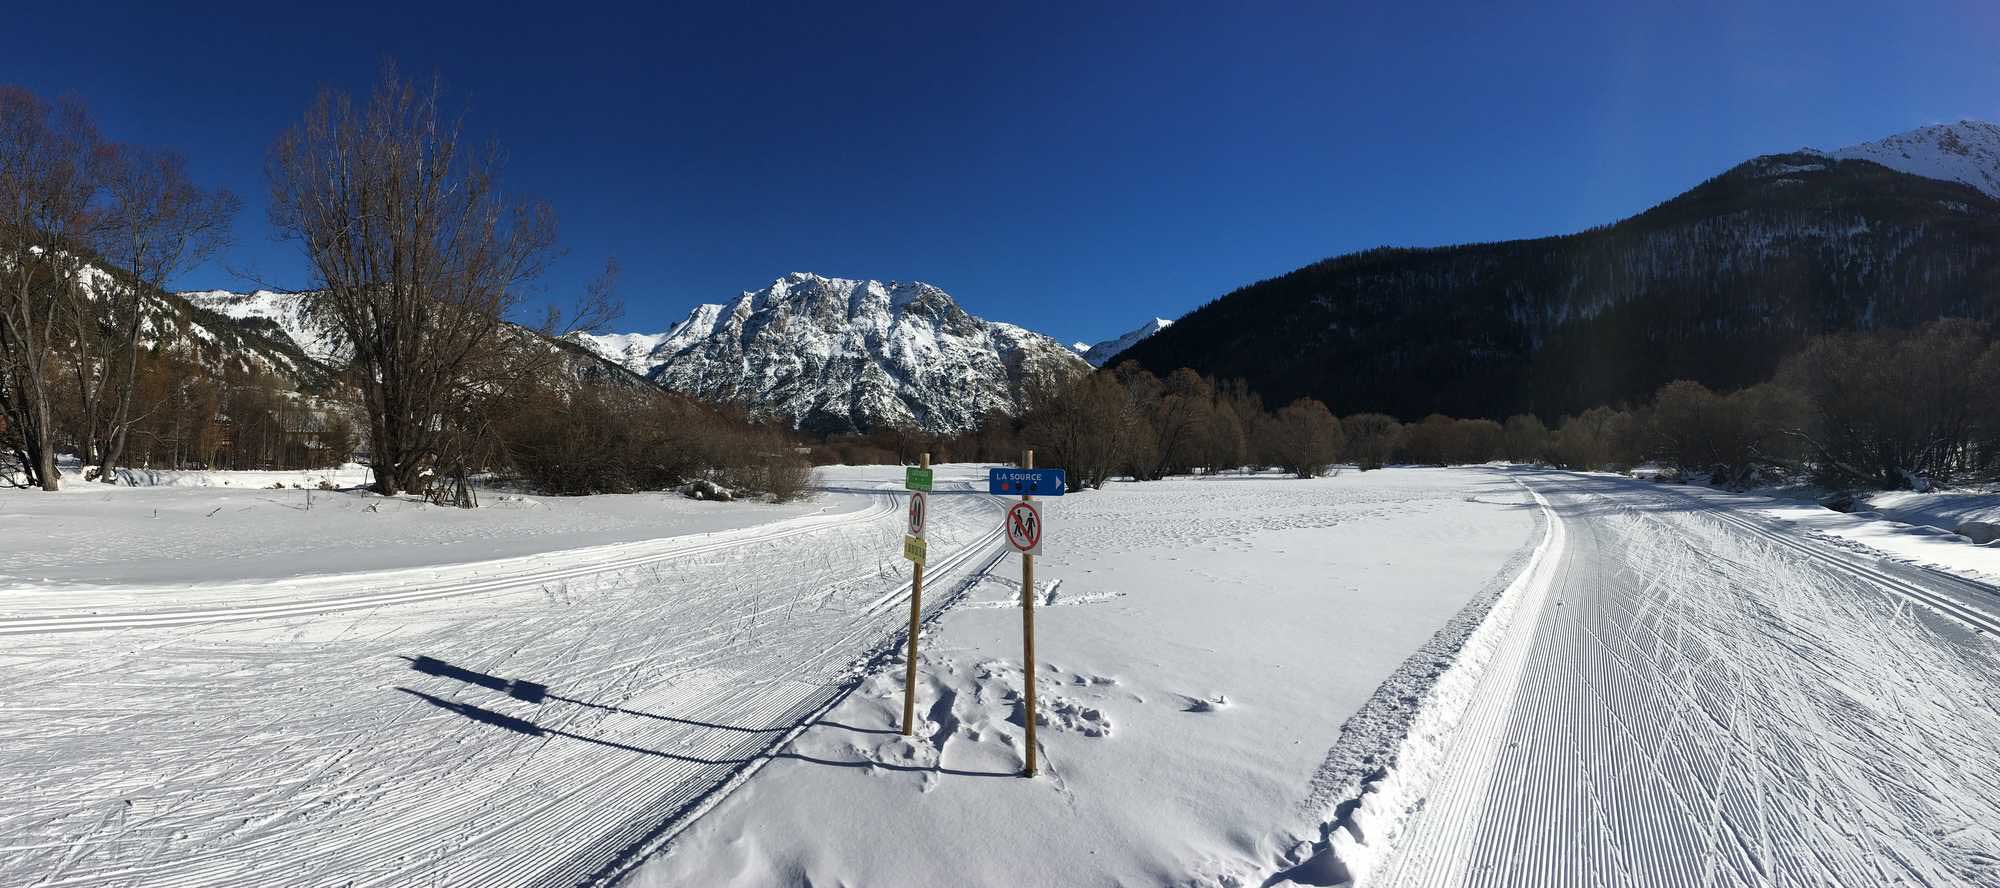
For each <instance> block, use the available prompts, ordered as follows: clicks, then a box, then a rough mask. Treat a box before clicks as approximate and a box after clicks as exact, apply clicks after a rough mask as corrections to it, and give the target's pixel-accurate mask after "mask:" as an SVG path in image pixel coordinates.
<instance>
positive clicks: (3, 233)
mask: <svg viewBox="0 0 2000 888" xmlns="http://www.w3.org/2000/svg"><path fill="white" fill-rule="evenodd" d="M96 144H97V133H96V130H95V129H94V128H93V127H92V126H91V124H90V120H89V118H88V117H87V116H86V115H85V114H84V112H83V109H82V107H81V106H79V105H77V104H75V103H73V102H59V103H55V104H50V103H46V102H43V101H42V100H41V99H38V98H36V97H35V96H34V95H33V94H32V93H29V92H28V91H26V90H23V89H20V88H18V87H0V415H4V417H5V419H6V422H7V424H8V425H9V426H10V427H11V428H12V432H10V438H11V442H12V445H13V446H14V447H16V448H18V450H19V453H18V457H19V461H20V463H21V465H22V469H23V470H24V474H25V475H26V478H27V481H28V483H30V484H36V485H40V486H41V488H42V489H43V490H55V489H57V486H58V483H59V481H58V479H59V477H60V476H59V474H58V473H57V471H56V452H55V451H56V438H55V428H54V416H53V404H52V403H51V402H52V400H53V398H54V380H53V379H52V378H51V377H52V374H53V373H54V366H55V351H56V346H57V338H58V335H59V334H58V332H57V331H58V329H59V327H58V323H59V321H60V319H61V317H62V315H63V307H64V306H65V305H66V304H67V302H68V301H69V300H70V299H72V298H73V295H74V293H75V290H76V288H77V286H78V277H79V276H80V274H81V272H82V268H83V264H84V261H85V255H86V249H85V244H84V242H83V241H84V235H85V233H86V232H87V230H88V228H89V226H90V215H91V195H92V192H93V190H94V189H93V186H92V182H91V177H90V158H91V154H92V152H93V151H94V150H95V147H96Z"/></svg>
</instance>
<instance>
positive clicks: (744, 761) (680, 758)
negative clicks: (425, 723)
mask: <svg viewBox="0 0 2000 888" xmlns="http://www.w3.org/2000/svg"><path fill="white" fill-rule="evenodd" d="M396 690H398V691H402V692H403V693H405V694H409V695H410V696H412V697H416V698H417V699H419V700H422V701H424V702H425V703H429V704H430V705H432V706H435V707H437V708H439V709H443V710H447V711H449V712H455V713H458V714H459V715H462V716H464V717H466V718H469V719H472V720H473V721H476V722H479V723H480V724H486V725H492V726H493V727H496V728H501V729H503V730H506V731H510V732H513V733H516V734H520V735H523V736H527V737H537V738H548V737H560V738H563V739H566V740H576V741H580V742H583V743H589V744H592V745H595V746H603V747H606V748H609V749H618V750H623V751H625V752H633V753H638V754H640V755H652V756H659V757H660V758H665V759H672V760H674V761H677V762H687V763H689V764H696V765H734V766H738V767H741V766H743V765H748V764H752V763H754V762H758V761H765V760H775V759H793V760H796V761H801V762H806V763H808V764H815V765H825V766H827V767H832V768H880V769H882V770H885V771H898V772H904V773H916V774H950V775H952V776H956V777H1007V778H1012V777H1017V776H1019V774H1018V773H1017V772H1014V771H967V770H963V769H960V768H946V767H943V766H941V765H940V766H933V767H928V768H926V767H920V766H917V765H898V764H892V763H888V762H874V761H858V762H839V761H834V760H832V759H823V758H819V757H817V756H810V755H804V754H801V753H797V752H771V751H766V752H759V753H756V754H753V755H749V756H745V757H743V758H712V759H711V758H702V757H700V756H693V755H684V754H681V753H676V752H666V751H664V750H659V749H647V748H645V747H643V746H633V745H632V744H630V743H620V742H618V741H616V740H606V739H604V738H601V737H592V736H589V735H586V734H578V733H575V732H572V731H564V730H561V729H559V728H545V727H542V726H541V725H538V724H535V723H534V722H532V721H529V720H527V719H524V718H518V717H515V716H512V715H508V714H506V713H504V712H495V711H493V710H491V709H487V708H485V707H483V706H475V705H473V704H471V703H460V702H457V701H454V700H446V699H443V698H441V697H433V696H431V695H430V694H426V693H424V692H422V691H415V690H411V689H409V688H403V687H399V688H397V689H396ZM673 720H674V721H679V719H673ZM697 724H698V723H697ZM760 733H761V732H760ZM882 733H894V732H892V731H884V732H882Z"/></svg>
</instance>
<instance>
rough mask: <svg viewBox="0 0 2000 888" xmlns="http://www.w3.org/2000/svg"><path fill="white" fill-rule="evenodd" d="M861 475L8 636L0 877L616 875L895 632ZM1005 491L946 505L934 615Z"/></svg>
mask: <svg viewBox="0 0 2000 888" xmlns="http://www.w3.org/2000/svg"><path fill="white" fill-rule="evenodd" d="M948 486H952V485H945V484H941V485H940V487H941V488H943V487H948ZM958 486H961V487H962V486H963V485H958ZM851 495H853V494H846V493H839V494H829V496H833V497H840V498H844V497H848V496H851ZM858 497H859V498H860V499H862V500H864V502H863V504H862V505H861V506H860V507H859V508H853V509H843V510H840V511H839V512H838V513H829V514H826V515H819V516H811V518H809V519H797V520H794V521H788V522H780V523H778V524H774V525H767V526H764V527H760V528H755V529H748V530H745V531H738V532H731V533H728V534H714V535H711V536H709V537H706V538H687V539H680V540H669V541H661V542H659V543H657V544H622V545H619V546H607V547H596V548H594V549H592V550H586V552H585V553H579V552H574V551H572V552H566V553H558V555H559V556H560V557H555V558H553V559H550V558H543V559H539V560H543V561H547V560H554V561H556V562H557V565H556V566H554V567H549V568H545V569H541V570H506V569H501V568H504V567H507V566H509V565H506V564H505V563H496V562H489V563H483V564H479V565H468V566H464V567H462V568H452V569H447V570H444V571H438V570H421V571H398V572H393V574H396V575H409V576H411V577H412V579H413V580H416V579H421V580H424V581H425V582H414V581H413V582H410V583H408V584H405V585H402V586H398V587H396V588H394V590H393V591H391V592H383V593H380V594H381V595H382V596H385V597H377V598H371V599H369V600H367V601H365V602H360V601H354V600H348V599H342V598H341V597H340V594H339V593H340V589H341V586H340V584H339V583H338V582H336V581H334V580H333V579H331V578H314V581H313V582H312V583H309V584H308V585H312V586H314V587H315V588H314V590H313V593H314V594H312V595H309V596H308V597H307V600H306V601H303V602H300V603H299V604H298V606H297V607H279V608H274V609H268V610H264V611H261V612H260V611H250V610H249V607H265V606H266V605H265V603H259V604H256V605H251V606H246V607H239V608H227V607H223V608H218V607H215V606H213V605H212V604H211V602H213V601H215V600H217V599H218V598H222V597H226V594H227V593H223V592H220V591H218V589H217V588H215V587H210V588H207V589H197V590H195V592H194V593H193V594H191V595H190V596H188V597H192V598H195V599H197V600H198V602H199V603H198V604H197V606H193V607H175V606H173V604H172V603H171V602H172V601H174V600H175V599H173V598H170V597H166V596H171V595H172V594H173V590H165V593H164V595H163V594H162V593H160V592H154V591H149V592H146V593H142V594H135V595H134V596H133V597H134V598H135V599H142V600H143V599H150V600H154V601H158V602H160V603H159V604H158V605H155V606H154V607H151V608H148V609H146V610H145V611H143V612H134V611H123V612H118V613H113V614H98V615H92V616H106V617H108V618H109V619H107V620H105V621H103V622H102V623H100V624H98V625H94V626H86V627H77V626H73V625H52V626H51V625H44V626H43V627H42V629H41V630H40V631H24V632H22V633H20V634H17V635H15V636H14V637H12V638H10V639H9V642H8V645H7V647H6V649H5V650H4V651H0V663H4V664H5V667H6V669H7V674H8V675H9V677H10V682H11V683H10V686H9V688H8V690H7V692H6V694H7V700H8V705H7V707H6V712H7V719H6V720H5V721H4V722H0V748H4V749H6V750H7V752H8V754H7V755H6V756H4V757H0V836H4V837H5V839H4V844H0V883H4V884H34V885H146V886H178V885H211V884H293V885H406V884H481V885H575V884H583V883H590V882H597V881H603V880H605V879H607V878H609V877H612V876H615V875H616V874H617V873H618V872H620V871H621V870H622V869H623V867H625V866H626V865H629V863H631V862H633V861H634V860H636V858H637V857H638V856H639V855H640V854H641V853H643V852H644V851H645V850H647V849H649V848H651V847H653V846H654V845H656V844H657V843H658V841H659V839H660V838H661V837H662V836H665V835H670V834H671V831H672V830H673V829H675V828H677V826H678V825H679V824H681V823H683V822H685V820H686V818H687V817H688V816H690V815H691V814H692V813H693V812H695V811H697V810H698V809H699V806H700V804H701V803H702V802H703V801H704V800H706V799H708V798H710V797H711V796H712V794H713V793H715V792H717V791H718V790H719V789H720V788H723V787H725V786H727V785H729V782H730V780H731V778H732V777H733V776H734V775H737V774H739V773H740V772H743V771H744V770H745V769H747V768H753V767H755V766H756V765H757V764H759V763H760V762H761V761H763V760H764V757H765V756H767V755H769V754H771V753H772V751H773V750H774V749H775V748H777V747H778V746H779V745H780V744H781V743H782V742H783V740H784V739H785V738H786V737H787V736H788V735H789V734H790V732H792V731H793V730H795V729H796V728H797V727H798V726H799V725H800V724H802V723H804V722H806V721H807V720H809V719H810V718H811V717H813V716H814V715H815V714H816V713H819V712H821V711H823V710H824V709H825V708H826V707H827V706H829V705H830V704H831V703H832V702H833V701H835V700H836V699H837V698H838V696H839V695H840V694H841V693H842V692H844V690H845V689H846V688H847V687H848V686H849V685H850V683H851V682H850V679H851V678H852V677H854V675H856V674H857V672H858V670H857V668H856V667H857V664H858V663H859V662H861V661H863V660H865V659H867V658H868V657H869V656H870V655H871V654H873V653H875V652H878V651H880V650H882V649H884V648H885V646H887V645H888V644H889V643H890V642H891V641H892V640H893V639H895V638H897V637H898V636H899V633H900V632H901V629H902V626H903V622H904V614H905V610H904V608H902V607H899V606H898V605H899V604H905V603H906V602H907V598H908V594H909V584H908V572H907V569H906V568H905V565H904V563H903V562H901V561H900V559H899V558H898V557H897V555H898V554H899V552H900V550H899V548H898V547H896V546H895V541H896V539H897V538H898V537H899V536H900V535H901V530H902V528H901V515H900V512H901V509H900V507H899V500H900V497H899V496H897V495H895V494H894V493H893V492H892V491H887V490H885V491H882V492H880V493H861V494H858ZM999 508H1000V507H999V505H998V501H997V500H993V499H991V498H990V497H987V496H985V495H984V494H982V493H975V492H972V491H971V490H969V489H962V490H955V491H954V490H940V492H939V495H937V496H936V497H935V498H934V500H933V507H932V511H933V515H932V519H931V520H932V528H931V531H932V542H931V547H932V549H931V551H932V552H933V553H934V561H933V563H932V565H931V570H930V572H929V574H930V575H929V577H927V579H928V580H929V582H928V583H927V585H928V586H929V587H930V590H929V591H930V594H929V595H927V599H926V600H927V602H928V605H929V606H928V607H927V608H926V610H927V612H928V613H931V614H935V613H936V612H938V611H939V610H941V609H942V608H944V607H946V606H948V605H949V603H950V599H951V595H950V593H951V591H952V590H953V589H954V588H956V587H957V586H958V585H959V584H961V583H964V582H968V581H969V580H970V579H971V578H972V577H975V576H976V575H978V574H979V573H981V572H983V571H984V570H985V569H986V567H988V566H989V565H990V564H991V563H992V561H993V560H994V559H995V558H997V557H998V556H999V553H1000V552H1001V550H1002V548H1003V547H1002V543H1001V540H1000V537H999V527H998V524H999V523H998V520H997V519H998V515H999ZM536 560H538V559H535V558H529V559H513V560H512V561H516V562H520V563H521V564H522V565H528V564H532V562H534V561H536ZM439 574H444V575H445V576H443V577H440V576H439ZM356 576H357V577H361V578H363V579H364V580H365V579H366V578H367V577H369V576H373V575H356ZM352 579H355V578H354V577H350V578H349V580H352ZM347 588H348V589H349V590H350V594H354V595H368V594H375V593H372V592H371V591H370V590H369V589H368V587H367V585H366V583H365V582H364V583H362V584H361V585H360V588H355V587H354V586H353V585H350V586H348V587H347ZM264 594H266V595H273V594H297V590H295V589H294V590H289V592H280V593H272V592H271V591H270V590H269V589H268V587H267V588H266V589H265V593H264ZM35 619H53V618H51V617H38V618H35ZM15 626H16V627H17V628H20V627H21V624H20V623H19V622H17V623H15ZM419 666H421V667H422V668H413V667H419Z"/></svg>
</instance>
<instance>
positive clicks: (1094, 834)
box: [635, 470, 1539, 886]
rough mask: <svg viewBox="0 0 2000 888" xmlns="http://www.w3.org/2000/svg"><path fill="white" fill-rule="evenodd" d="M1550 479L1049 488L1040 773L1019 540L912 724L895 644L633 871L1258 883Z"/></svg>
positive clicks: (966, 880)
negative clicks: (1333, 755) (1381, 699)
mask: <svg viewBox="0 0 2000 888" xmlns="http://www.w3.org/2000/svg"><path fill="white" fill-rule="evenodd" d="M1531 507H1532V502H1531V500H1530V499H1529V497H1528V495H1527V493H1526V492H1525V491H1524V490H1523V489H1522V488H1520V487H1519V486H1518V485H1515V484H1514V483H1512V482H1511V481H1510V480H1508V479H1507V478H1505V477H1500V476H1497V475H1494V474H1490V473H1484V472H1477V471H1451V470H1396V471H1386V472H1369V473H1356V472H1352V471H1349V472H1346V473H1344V474H1342V475H1341V476H1339V477H1337V478H1327V479H1319V480H1315V481H1298V480H1294V479H1288V478H1284V477H1279V476H1273V475H1263V476H1255V477H1216V478H1203V479H1192V478H1182V479H1173V480H1169V481H1164V482H1158V483H1151V484H1113V485H1110V486H1109V487H1108V488H1106V489H1105V490H1104V491H1101V492H1093V493H1086V494H1081V495H1071V496H1067V497H1063V498H1061V499H1057V500H1047V501H1045V502H1044V503H1043V514H1044V520H1045V522H1046V524H1047V528H1048V530H1047V536H1046V538H1045V539H1046V541H1045V543H1044V547H1045V548H1044V552H1045V554H1044V555H1043V556H1042V557H1040V558H1039V559H1038V560H1037V570H1036V574H1037V579H1038V582H1039V588H1038V589H1037V590H1036V594H1037V601H1038V603H1037V606H1036V648H1037V653H1038V659H1039V663H1038V669H1037V681H1038V688H1039V690H1038V696H1039V703H1040V706H1041V709H1042V723H1041V727H1040V741H1041V747H1042V748H1041V753H1040V758H1041V765H1042V769H1043V775H1042V776H1041V777H1039V778H1037V779H1035V780H1025V779H1021V778H1019V777H1017V776H1014V775H1016V774H1017V773H1018V772H1019V770H1020V768H1021V765H1022V762H1023V754H1024V752H1023V751H1024V734H1023V727H1022V718H1023V715H1022V712H1021V703H1020V699H1019V698H1020V693H1021V689H1022V687H1023V676H1022V672H1021V668H1020V662H1021V661H1020V646H1021V610H1020V608H1019V605H1018V596H1019V588H1020V587H1019V583H1018V578H1019V573H1018V571H1019V565H1018V560H1017V559H1016V558H1015V557H1012V556H1010V557H1008V558H1006V559H1003V560H1002V561H1001V563H1000V565H999V566H998V567H997V568H996V569H995V570H994V571H993V574H992V575H991V576H990V577H988V578H987V579H985V580H984V581H982V582H980V583H978V584H977V585H975V586H973V587H972V588H971V589H969V590H967V593H966V595H967V600H966V601H965V602H964V603H962V604H960V605H958V606H956V607H954V608H953V609H952V610H951V611H950V612H948V613H947V614H946V615H945V616H944V617H943V618H941V620H940V621H939V622H938V623H937V624H936V625H934V626H933V627H931V628H930V629H929V630H928V631H927V632H926V635H925V638H924V639H923V651H924V654H923V656H922V662H921V663H920V668H919V674H920V676H921V682H922V687H921V688H920V691H919V697H918V702H917V712H918V713H919V719H920V722H921V724H920V725H919V726H918V728H917V731H916V736H915V737H914V738H906V737H903V736H902V735H901V734H900V733H898V730H899V728H900V719H901V706H902V670H901V668H900V667H899V666H896V665H895V664H893V663H892V664H889V665H887V666H886V667H885V668H884V669H883V670H882V671H881V672H878V673H877V674H876V675H874V676H873V677H871V678H870V679H869V680H867V681H866V682H864V683H863V684H862V686H861V687H860V688H859V689H858V690H857V691H856V692H855V693H854V694H853V695H851V696H850V697H848V698H847V700H846V702H844V703H843V704H841V705H840V706H839V707H837V708H835V709H834V710H833V711H832V712H831V713H829V714H828V716H827V717H826V718H825V719H824V720H822V722H821V723H820V724H819V725H818V726H816V727H813V728H811V729H810V730H808V731H806V732H805V733H804V734H803V735H801V736H800V737H799V738H798V739H797V740H795V741H794V742H793V743H792V744H791V745H790V746H789V747H788V748H787V749H786V750H785V751H784V752H782V753H780V754H779V755H777V756H776V757H775V758H774V759H773V760H772V761H771V762H770V764H769V765H767V766H766V767H764V768H763V769H762V770H761V771H759V772H758V773H757V775H756V776H755V777H754V778H752V779H751V780H749V781H748V782H747V783H746V784H745V785H744V786H743V787H742V788H740V789H738V790H737V791H736V792H735V793H733V794H732V795H731V796H730V797H729V798H728V799H726V800H724V801H723V802H722V803H721V804H720V805H718V806H717V807H716V809H715V810H714V811H713V812H711V813H710V814H708V815H707V816H706V817H704V818H702V819H700V820H698V821H696V823H695V824H694V826H693V827H691V828H690V829H688V830H687V831H686V832H685V833H683V834H682V835H681V836H680V837H678V838H676V839H675V840H674V841H673V843H672V844H671V845H670V846H669V852H668V853H667V854H666V855H665V856H663V857H660V858H658V859H656V860H655V861H654V862H653V863H651V864H649V865H648V867H647V869H645V870H643V871H642V872H641V873H640V874H639V876H638V877H637V878H636V880H635V881H636V883H637V884H639V885H660V886H668V885H711V886H713V885H745V886H748V885H771V884H793V885H802V884H808V883H810V884H816V885H819V884H850V885H1103V884H1183V883H1193V884H1256V883H1257V882H1258V881H1261V879H1262V877H1263V875H1265V874H1268V873H1269V872H1270V871H1271V870H1272V869H1273V868H1274V867H1275V866H1276V863H1277V861H1279V860H1280V859H1281V858H1282V857H1284V856H1285V855H1286V854H1287V853H1288V852H1289V850H1290V848H1291V847H1292V845H1294V844H1296V843H1297V842H1298V841H1299V840H1300V838H1299V836H1300V834H1301V833H1310V832H1312V831H1313V830H1315V829H1316V827H1317V822H1316V821H1315V820H1314V819H1313V816H1312V815H1313V814H1315V813H1316V812H1312V811H1310V810H1309V808H1308V806H1307V805H1306V800H1307V798H1308V796H1309V792H1310V787H1311V786H1312V783H1313V780H1314V779H1315V777H1316V775H1317V774H1318V773H1319V772H1320V770H1321V769H1322V767H1323V765H1324V764H1325V762H1326V760H1327V758H1328V753H1329V750H1330V748H1332V747H1333V746H1334V745H1335V744H1336V742H1338V741H1340V740H1341V731H1342V725H1343V723H1344V722H1345V721H1346V720H1347V719H1348V716H1349V715H1350V714H1352V713H1353V712H1354V711H1355V710H1356V709H1357V708H1359V707H1360V706H1361V705H1362V703H1363V701H1365V700H1367V699H1368V698H1369V697H1370V695H1371V694H1372V693H1373V692H1374V691H1375V690H1376V688H1377V686H1378V685H1380V684H1381V683H1382V682H1383V681H1384V680H1385V679H1387V678H1388V677H1389V676H1390V675H1391V673H1392V672H1393V671H1394V670H1396V668H1397V667H1398V665H1399V664H1401V663H1402V662H1403V661H1404V659H1405V658H1407V657H1409V656H1410V655H1411V654H1412V652H1414V651H1416V650H1417V649H1418V648H1419V647H1420V646H1422V645H1423V644H1424V643H1425V642H1426V640H1427V639H1429V638H1430V637H1431V635H1432V633H1433V632H1435V631H1437V630H1438V628H1439V627H1441V626H1443V625H1444V624H1445V623H1446V622H1447V621H1449V620H1450V619H1452V617H1453V616H1454V615H1455V614H1457V613H1458V612H1460V611H1461V610H1462V609H1463V608H1465V607H1466V606H1467V605H1468V604H1470V603H1472V602H1474V600H1475V599H1476V598H1478V597H1479V593H1480V592H1481V590H1482V589H1484V588H1486V587H1487V585H1488V584H1489V583H1492V582H1494V581H1495V580H1496V579H1499V580H1501V581H1503V582H1504V579H1505V578H1504V577H1500V576H1498V575H1499V574H1501V572H1502V570H1503V568H1504V567H1506V566H1507V565H1508V564H1509V563H1510V559H1511V558H1512V556H1514V555H1516V554H1517V553H1519V552H1520V551H1521V550H1522V549H1523V548H1524V547H1528V546H1530V545H1531V544H1532V543H1533V542H1535V540H1536V539H1537V538H1538V537H1539V534H1538V533H1537V532H1536V524H1535V521H1534V512H1533V510H1532V508H1531ZM1487 603H1490V601H1489V602H1487ZM1378 739H1379V738H1361V737H1353V738H1348V740H1347V742H1350V743H1357V744H1361V743H1372V742H1377V740H1378ZM1232 880H1239V881H1232Z"/></svg>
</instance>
